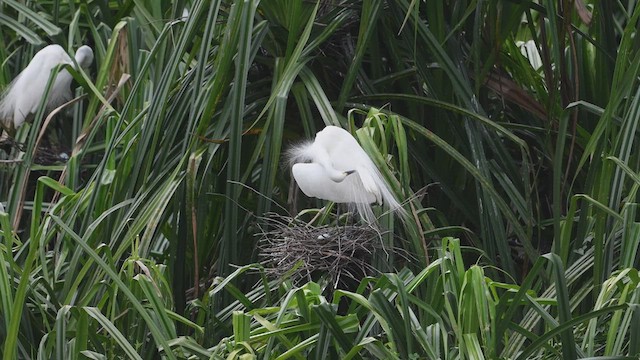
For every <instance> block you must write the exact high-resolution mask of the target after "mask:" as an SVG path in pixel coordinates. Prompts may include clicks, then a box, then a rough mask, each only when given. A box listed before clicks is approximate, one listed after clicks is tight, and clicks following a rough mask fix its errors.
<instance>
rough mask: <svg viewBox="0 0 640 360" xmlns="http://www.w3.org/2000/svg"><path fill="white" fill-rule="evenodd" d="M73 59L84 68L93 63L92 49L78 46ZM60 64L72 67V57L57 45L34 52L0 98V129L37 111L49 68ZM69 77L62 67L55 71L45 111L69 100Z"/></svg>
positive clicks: (8, 127)
mask: <svg viewBox="0 0 640 360" xmlns="http://www.w3.org/2000/svg"><path fill="white" fill-rule="evenodd" d="M75 59H76V62H77V63H78V65H80V66H81V67H82V68H88V67H89V66H90V65H91V63H92V62H93V51H92V50H91V48H90V47H88V46H81V47H80V48H79V49H78V51H76V56H75ZM60 64H69V65H71V66H73V60H72V59H71V57H70V56H69V55H68V54H67V52H66V51H64V49H63V48H62V47H61V46H60V45H49V46H46V47H44V48H43V49H42V50H40V51H38V52H37V53H36V55H35V56H34V57H33V59H31V62H29V65H27V67H26V68H25V69H24V70H23V71H22V72H21V73H20V74H19V75H18V76H17V77H16V78H15V79H14V80H13V81H12V82H11V84H10V85H9V88H8V89H7V90H6V91H5V93H4V94H3V97H2V100H0V123H2V126H3V127H4V128H6V129H10V130H14V129H17V128H19V127H20V126H22V124H23V123H24V122H25V121H29V120H30V118H31V116H33V115H34V114H35V113H36V111H37V110H38V105H39V104H40V100H41V99H42V96H43V95H44V91H45V88H46V87H47V82H48V81H49V76H50V74H51V70H52V69H53V68H55V67H56V66H58V65H60ZM71 80H72V76H71V74H70V73H69V72H68V71H67V70H66V69H64V70H61V71H60V72H59V73H58V75H57V76H56V79H55V82H54V83H53V85H52V87H51V90H50V91H49V96H48V98H47V103H46V108H47V111H51V110H52V109H54V108H56V107H58V106H60V105H62V104H64V103H65V102H66V101H69V100H70V99H71V89H70V86H71Z"/></svg>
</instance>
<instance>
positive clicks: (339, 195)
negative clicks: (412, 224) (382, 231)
mask: <svg viewBox="0 0 640 360" xmlns="http://www.w3.org/2000/svg"><path fill="white" fill-rule="evenodd" d="M288 156H289V161H290V163H292V164H293V166H292V168H291V170H292V173H293V177H294V179H295V180H296V183H297V184H298V186H299V187H300V189H301V190H302V192H303V193H304V194H305V195H307V196H310V197H315V198H319V199H323V200H329V201H333V202H336V203H348V204H354V205H355V206H356V209H357V210H358V213H359V214H360V216H361V217H362V218H363V219H364V220H365V221H367V222H368V223H370V224H374V223H375V216H374V215H373V211H372V209H371V204H372V203H378V204H383V203H384V204H385V205H386V206H387V207H389V208H390V209H391V210H394V211H399V212H400V213H401V214H403V215H404V210H403V209H402V207H401V205H400V203H399V202H398V200H396V198H395V197H394V196H393V194H392V193H391V190H390V189H389V186H388V185H387V183H386V181H385V180H384V178H383V177H382V174H381V173H380V171H379V170H378V169H377V168H376V166H375V164H374V163H373V161H372V160H371V158H369V155H367V153H366V152H365V151H364V150H363V149H362V147H360V145H359V144H358V142H357V141H356V139H355V138H354V137H353V136H352V135H351V134H350V133H349V132H348V131H346V130H344V129H342V128H339V127H336V126H327V127H325V128H324V129H323V130H322V131H320V132H318V133H317V134H316V138H315V140H314V141H313V142H311V141H309V142H305V143H303V144H301V145H298V146H294V147H293V148H292V149H290V150H289V152H288Z"/></svg>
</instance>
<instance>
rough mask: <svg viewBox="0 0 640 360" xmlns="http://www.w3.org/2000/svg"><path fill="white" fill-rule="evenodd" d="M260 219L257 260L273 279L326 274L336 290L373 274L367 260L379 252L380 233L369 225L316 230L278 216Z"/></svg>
mask: <svg viewBox="0 0 640 360" xmlns="http://www.w3.org/2000/svg"><path fill="white" fill-rule="evenodd" d="M263 220H264V223H263V224H262V225H261V230H262V232H261V233H260V234H259V236H260V237H261V238H260V241H259V245H258V247H259V250H260V259H261V261H262V264H263V266H264V267H265V269H266V271H267V273H268V274H270V275H272V276H273V277H276V278H283V277H289V278H291V279H292V280H293V281H294V282H297V281H300V280H305V281H311V280H316V279H317V277H319V276H321V275H324V274H327V275H328V276H329V278H330V280H331V282H332V283H333V284H335V286H336V287H338V285H339V284H340V283H343V282H344V280H347V279H352V280H356V281H360V280H361V279H362V278H364V277H365V276H368V275H372V274H373V273H375V272H376V270H375V269H374V268H373V267H372V266H371V265H370V261H371V258H372V254H373V251H374V250H375V249H382V241H381V233H380V232H379V230H377V229H374V228H373V227H371V226H369V225H345V226H337V227H334V226H328V225H325V226H320V227H316V226H313V225H309V224H307V223H305V222H303V221H301V220H298V219H293V218H290V217H286V216H281V215H278V214H269V215H268V216H267V217H265V218H263Z"/></svg>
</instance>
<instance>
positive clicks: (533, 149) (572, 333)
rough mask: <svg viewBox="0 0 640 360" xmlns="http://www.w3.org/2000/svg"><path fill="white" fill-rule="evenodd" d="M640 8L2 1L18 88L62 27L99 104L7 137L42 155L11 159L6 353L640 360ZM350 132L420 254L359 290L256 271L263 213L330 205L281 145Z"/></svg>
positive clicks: (388, 260) (5, 175) (545, 1)
mask: <svg viewBox="0 0 640 360" xmlns="http://www.w3.org/2000/svg"><path fill="white" fill-rule="evenodd" d="M185 7H187V8H188V9H189V13H188V16H184V17H183V9H184V8H185ZM184 15H186V14H184ZM639 17H640V4H639V3H638V2H637V1H635V0H627V1H593V0H558V1H552V0H539V1H516V0H484V1H482V0H475V1H474V0H461V1H446V0H445V1H436V0H426V1H409V0H387V1H372V0H359V1H358V0H319V1H317V2H316V1H302V0H263V1H258V0H244V1H225V0H193V1H185V0H174V1H169V0H112V1H106V0H83V1H66V0H49V1H18V0H1V1H0V61H1V62H2V68H1V70H0V87H2V88H4V87H5V86H6V85H8V84H9V82H10V81H11V79H13V78H14V77H15V76H16V75H17V74H18V73H19V71H20V70H21V69H23V68H24V67H25V66H26V64H27V63H28V62H29V60H30V59H31V57H32V56H33V54H34V53H35V52H36V51H37V50H39V49H40V48H41V47H42V46H43V45H44V44H47V43H58V44H60V45H62V46H63V47H64V48H66V49H69V50H72V49H76V48H77V47H78V46H79V45H81V44H89V45H90V46H91V47H92V48H93V50H94V53H95V56H96V60H95V64H94V66H93V67H92V68H91V70H90V71H89V72H88V73H86V74H85V73H78V72H74V78H75V80H76V81H75V84H76V85H77V87H78V88H77V95H78V96H80V97H81V98H80V99H79V100H77V101H75V102H74V103H72V104H70V105H68V106H67V108H66V109H65V111H63V112H61V113H60V114H58V115H56V116H53V117H50V118H48V117H47V115H48V114H46V112H45V111H43V109H41V110H40V111H39V112H38V114H37V115H36V117H35V120H34V122H33V124H31V126H24V127H22V128H21V129H20V131H19V132H18V134H17V136H16V138H17V140H18V141H21V142H24V143H25V145H24V153H23V154H21V155H19V154H18V152H17V151H15V150H14V151H13V152H12V153H11V154H10V155H7V156H5V155H4V153H2V151H1V150H0V156H5V157H4V158H5V159H6V158H7V157H12V158H14V157H16V156H20V158H21V161H20V162H17V163H15V162H13V163H7V162H4V163H2V164H0V166H2V168H1V169H0V201H1V202H2V204H3V205H4V208H5V210H6V212H4V213H0V230H1V233H0V234H1V236H0V240H1V244H0V323H2V324H3V326H0V340H1V341H2V343H3V346H2V347H0V349H1V350H0V352H1V353H2V356H3V358H4V359H14V358H24V359H26V358H40V359H51V358H56V359H81V358H89V359H114V358H133V359H153V358H167V359H182V358H193V359H253V358H260V359H287V358H295V359H437V358H440V359H483V358H486V359H557V358H562V359H577V358H599V357H600V358H606V359H637V357H638V355H639V354H640V312H639V311H637V310H638V306H639V305H640V274H638V270H637V268H638V263H639V257H638V247H639V245H640V221H639V220H638V215H637V212H638V209H639V205H638V202H637V201H638V200H637V196H638V195H637V192H638V189H639V188H640V174H639V173H638V171H639V170H640V156H638V155H637V154H638V151H637V148H638V146H636V145H635V140H638V139H639V138H638V136H637V130H638V124H639V123H640V90H638V89H639V86H638V85H639V80H638V79H639V77H640V36H638V28H640V24H639V22H638V18H639ZM529 40H531V41H533V43H534V44H535V45H536V47H537V50H538V51H539V53H540V59H541V66H540V68H539V69H537V70H536V69H534V68H533V66H532V65H531V64H530V62H529V60H528V59H527V58H526V57H525V56H523V55H522V53H521V50H520V48H519V47H518V46H516V42H517V41H529ZM328 124H333V125H338V126H342V127H344V128H347V129H350V130H351V131H352V133H353V134H354V135H355V136H356V137H357V139H358V140H359V142H360V143H361V144H362V146H363V148H365V150H366V151H367V152H368V153H369V154H370V155H371V156H372V158H373V159H374V162H376V163H377V164H378V165H379V167H380V168H381V170H382V173H383V175H384V176H385V177H387V179H388V180H389V181H390V182H391V184H392V188H393V191H394V192H395V193H396V195H398V196H399V197H400V198H402V199H405V200H406V203H405V209H406V210H407V211H409V212H410V213H411V220H409V221H406V222H401V221H399V220H398V219H394V217H393V216H392V215H390V214H380V216H381V217H380V224H381V227H382V228H384V229H390V231H389V232H385V233H384V234H383V235H382V241H383V242H384V244H385V247H386V248H387V249H394V248H395V249H396V250H397V251H391V252H390V253H391V255H392V256H391V255H390V256H389V257H386V255H385V256H384V257H382V256H377V257H375V256H374V257H375V259H374V262H375V263H376V264H377V267H378V268H379V269H380V270H381V272H380V273H376V274H373V275H372V276H368V277H364V278H363V279H360V280H359V281H358V282H356V283H354V284H351V285H352V286H350V287H348V288H347V289H333V288H332V285H333V284H332V283H330V282H329V281H328V279H327V278H326V277H322V276H316V277H315V278H314V279H313V280H314V281H309V282H306V283H299V282H294V281H291V279H286V278H285V279H272V278H271V277H269V276H268V271H266V270H265V269H263V268H262V267H261V266H259V265H255V264H256V263H257V262H258V261H259V258H258V246H257V241H258V239H259V236H256V235H257V234H258V235H259V234H260V233H261V232H262V231H263V229H262V228H261V226H263V220H264V217H265V216H267V214H269V213H271V212H276V213H279V214H281V215H291V214H287V211H292V210H293V209H298V210H301V209H310V210H307V211H304V212H303V213H302V215H301V217H302V218H303V219H305V220H309V219H311V218H312V217H313V215H315V214H317V209H318V208H321V207H322V206H323V205H326V204H324V203H322V202H319V201H316V200H313V199H307V198H304V197H303V196H299V197H298V198H297V200H292V199H290V197H289V193H290V191H289V189H290V183H291V179H290V176H289V172H288V171H285V170H283V169H284V167H283V156H282V154H283V152H284V150H286V147H287V146H289V145H290V144H293V143H295V142H297V141H300V140H301V139H305V138H311V137H312V136H313V134H314V133H315V132H316V131H317V130H319V129H321V128H322V127H323V126H324V125H328ZM41 131H42V132H43V134H44V135H43V136H42V137H40V136H39V134H40V133H41ZM62 151H64V152H67V153H68V154H69V160H68V161H66V162H64V163H60V162H57V163H52V162H46V161H43V158H44V155H46V154H57V153H59V152H62ZM387 154H389V155H387ZM325 214H326V213H325ZM334 214H335V212H334V213H333V214H331V215H325V216H320V217H319V219H318V220H317V222H316V225H322V224H335V223H336V219H335V215H334ZM293 215H295V213H293ZM402 254H409V256H401V255H402ZM407 257H408V258H409V259H406V258H407ZM194 284H196V285H197V286H194Z"/></svg>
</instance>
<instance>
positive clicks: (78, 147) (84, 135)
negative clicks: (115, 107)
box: [51, 74, 131, 204]
mask: <svg viewBox="0 0 640 360" xmlns="http://www.w3.org/2000/svg"><path fill="white" fill-rule="evenodd" d="M129 78H131V76H130V75H129V74H122V76H121V77H120V80H119V81H118V86H117V87H116V88H115V90H113V92H112V93H111V95H109V98H108V99H107V102H106V103H104V104H103V105H102V107H101V108H100V111H98V113H97V114H96V116H94V117H93V119H92V120H91V123H90V124H89V126H87V127H86V128H85V129H84V130H82V133H80V135H78V138H77V139H76V143H75V145H74V146H73V150H72V151H71V156H74V155H76V154H78V153H79V152H80V150H82V146H83V145H84V142H85V141H86V139H87V136H88V135H89V133H90V132H91V130H92V129H93V128H94V127H96V125H97V123H98V120H99V119H100V118H101V116H102V114H103V113H104V112H105V111H106V110H107V106H109V107H111V106H110V104H111V102H112V101H113V100H114V99H115V98H116V96H118V94H119V93H120V90H122V87H123V86H124V84H126V83H127V81H129ZM71 156H70V157H71ZM65 176H67V164H65V165H64V168H63V169H62V172H61V173H60V177H59V178H58V183H60V184H62V183H63V180H64V177H65ZM59 197H60V193H59V192H57V191H56V192H55V193H54V194H53V197H52V200H51V203H52V204H54V203H55V202H56V201H57V200H58V198H59Z"/></svg>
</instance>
